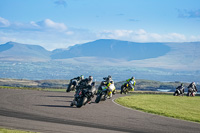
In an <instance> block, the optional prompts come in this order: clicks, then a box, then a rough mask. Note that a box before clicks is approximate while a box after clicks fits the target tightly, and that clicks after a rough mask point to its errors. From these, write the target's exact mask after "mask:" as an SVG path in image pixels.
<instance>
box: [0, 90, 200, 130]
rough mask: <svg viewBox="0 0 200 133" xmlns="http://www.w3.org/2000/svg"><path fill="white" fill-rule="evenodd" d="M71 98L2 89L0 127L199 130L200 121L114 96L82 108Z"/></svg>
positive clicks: (71, 96)
mask: <svg viewBox="0 0 200 133" xmlns="http://www.w3.org/2000/svg"><path fill="white" fill-rule="evenodd" d="M120 96H121V95H118V94H117V95H115V96H114V97H113V98H117V97H120ZM72 99H73V92H71V93H64V92H45V91H33V90H11V89H0V127H6V128H13V129H22V130H29V131H36V132H44V133H85V132H92V133H124V132H131V133H178V132H181V133H199V132H200V124H198V123H194V122H187V121H183V120H177V119H172V118H167V117H163V116H158V115H153V114H148V113H143V112H140V111H136V110H132V109H127V108H124V107H122V106H119V105H117V104H115V103H113V101H112V99H108V100H106V101H102V102H100V103H98V104H97V103H95V102H94V100H95V97H94V98H93V102H92V103H91V104H87V105H86V106H83V107H82V108H75V107H70V102H71V101H72ZM177 111H178V110H177Z"/></svg>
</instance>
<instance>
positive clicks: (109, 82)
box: [103, 75, 116, 98]
mask: <svg viewBox="0 0 200 133" xmlns="http://www.w3.org/2000/svg"><path fill="white" fill-rule="evenodd" d="M103 79H104V80H106V82H105V83H106V87H105V89H108V96H109V98H112V94H115V93H116V89H115V86H114V81H113V80H112V77H111V76H110V75H108V77H105V78H103Z"/></svg>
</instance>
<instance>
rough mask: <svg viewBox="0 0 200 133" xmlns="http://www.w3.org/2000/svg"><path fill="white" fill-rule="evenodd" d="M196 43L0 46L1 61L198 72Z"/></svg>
mask: <svg viewBox="0 0 200 133" xmlns="http://www.w3.org/2000/svg"><path fill="white" fill-rule="evenodd" d="M199 51H200V42H184V43H173V42H171V43H165V42H164V43H137V42H129V41H121V40H113V39H100V40H96V41H93V42H88V43H84V44H76V45H74V46H71V47H69V48H67V49H55V50H53V51H48V50H46V49H45V48H43V47H41V46H39V45H28V44H20V43H16V42H8V43H6V44H2V45H0V60H1V61H51V60H61V61H67V62H72V63H79V64H81V63H87V64H92V65H95V64H102V65H105V64H106V65H118V66H119V65H124V66H135V67H156V68H164V69H176V70H200V52H199Z"/></svg>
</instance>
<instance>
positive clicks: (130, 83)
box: [120, 77, 136, 94]
mask: <svg viewBox="0 0 200 133" xmlns="http://www.w3.org/2000/svg"><path fill="white" fill-rule="evenodd" d="M126 82H127V83H128V85H129V86H130V87H131V90H130V91H134V86H135V84H136V81H135V77H131V78H130V79H127V80H126ZM125 84H126V83H124V85H125ZM122 92H123V87H121V92H120V93H121V94H122Z"/></svg>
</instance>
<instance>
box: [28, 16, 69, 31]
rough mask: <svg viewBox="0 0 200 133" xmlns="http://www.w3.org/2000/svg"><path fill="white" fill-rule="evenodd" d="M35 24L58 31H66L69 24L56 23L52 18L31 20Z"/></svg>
mask: <svg viewBox="0 0 200 133" xmlns="http://www.w3.org/2000/svg"><path fill="white" fill-rule="evenodd" d="M31 24H32V25H33V26H36V27H40V28H45V29H55V30H58V31H66V30H67V26H66V25H65V24H64V23H56V22H54V21H52V20H50V19H45V20H43V21H40V22H31Z"/></svg>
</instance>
